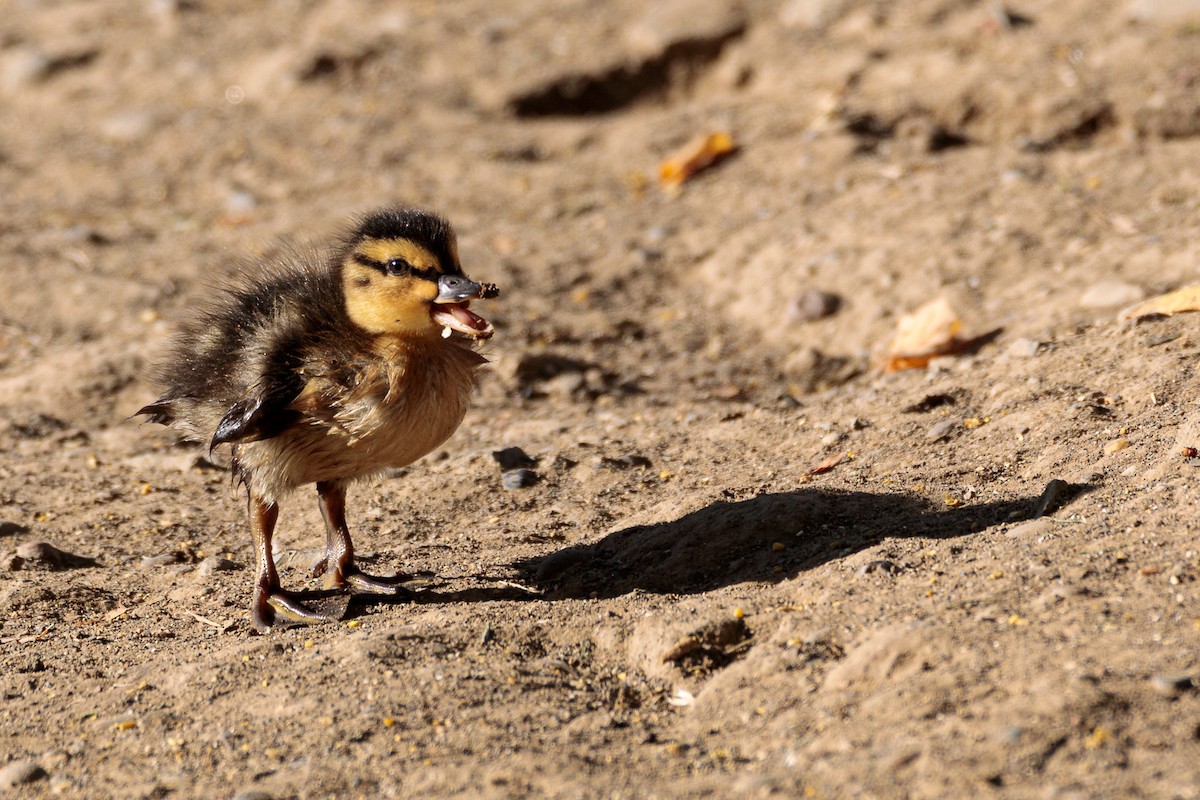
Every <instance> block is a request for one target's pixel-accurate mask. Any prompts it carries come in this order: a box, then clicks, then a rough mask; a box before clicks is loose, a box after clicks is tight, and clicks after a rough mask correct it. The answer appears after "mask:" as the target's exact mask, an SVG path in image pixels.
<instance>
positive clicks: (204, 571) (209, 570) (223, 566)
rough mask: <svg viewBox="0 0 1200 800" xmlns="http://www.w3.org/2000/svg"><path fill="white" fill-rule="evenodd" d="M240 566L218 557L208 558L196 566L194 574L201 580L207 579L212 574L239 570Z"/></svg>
mask: <svg viewBox="0 0 1200 800" xmlns="http://www.w3.org/2000/svg"><path fill="white" fill-rule="evenodd" d="M241 568H242V565H241V564H238V563H237V562H236V561H230V560H229V559H227V558H221V557H220V556H209V557H208V558H206V559H204V560H203V561H201V562H200V563H199V564H197V565H196V574H197V575H199V576H200V577H201V578H207V577H208V576H209V575H212V574H213V573H214V572H230V571H232V570H235V569H241Z"/></svg>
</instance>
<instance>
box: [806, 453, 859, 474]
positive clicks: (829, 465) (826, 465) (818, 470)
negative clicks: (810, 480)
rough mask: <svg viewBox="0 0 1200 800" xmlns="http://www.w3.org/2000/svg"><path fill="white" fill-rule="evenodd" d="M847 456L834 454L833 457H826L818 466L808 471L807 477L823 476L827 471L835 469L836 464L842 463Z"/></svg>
mask: <svg viewBox="0 0 1200 800" xmlns="http://www.w3.org/2000/svg"><path fill="white" fill-rule="evenodd" d="M848 455H849V453H834V454H833V455H831V456H829V457H827V458H826V459H825V460H824V461H822V462H821V463H820V464H817V465H816V466H815V467H813V468H812V469H810V470H809V471H808V474H809V475H823V474H825V473H826V472H829V470H831V469H833V468H834V467H836V466H837V465H838V464H840V463H842V460H843V459H845V458H846V456H848Z"/></svg>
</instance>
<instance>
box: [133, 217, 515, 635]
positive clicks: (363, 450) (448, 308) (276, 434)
mask: <svg viewBox="0 0 1200 800" xmlns="http://www.w3.org/2000/svg"><path fill="white" fill-rule="evenodd" d="M497 294H499V290H498V289H497V288H496V287H495V286H494V285H493V284H480V283H476V282H474V281H472V280H470V279H469V278H467V277H466V276H465V275H464V274H463V270H462V267H461V266H460V264H459V260H458V252H457V246H456V243H455V236H454V231H453V229H452V228H451V227H450V224H449V223H448V222H446V220H444V219H443V218H442V217H440V216H437V215H436V214H432V213H429V212H426V211H419V210H414V209H408V208H393V209H384V210H381V211H377V212H375V213H372V214H369V215H367V216H365V217H362V218H361V219H360V220H358V223H357V225H355V226H354V227H353V229H352V230H351V231H350V232H349V233H348V234H346V235H345V236H344V237H342V239H341V240H340V241H339V243H338V244H337V245H336V246H335V247H334V248H333V250H332V252H331V253H330V254H329V255H328V256H325V257H321V256H318V255H317V254H315V253H312V252H307V251H302V250H298V249H292V250H289V251H287V252H286V253H285V254H284V255H283V256H282V257H280V258H276V259H274V260H273V261H272V262H271V263H268V264H264V265H262V266H261V267H260V268H258V269H256V270H250V271H249V272H248V274H247V275H245V276H244V277H243V278H241V279H239V280H238V281H237V282H235V283H234V284H232V285H229V286H226V287H224V289H223V290H222V291H221V293H220V296H219V297H217V298H216V299H215V300H214V301H213V302H212V303H211V304H210V305H209V306H207V307H206V308H204V309H202V310H201V311H200V312H199V314H198V315H197V316H196V317H195V318H194V319H193V320H192V322H191V323H190V324H188V325H186V326H185V327H183V328H182V329H181V330H180V332H179V334H178V335H177V338H176V341H175V345H174V348H173V350H172V352H171V354H170V356H169V357H168V358H167V359H166V361H165V363H164V364H163V365H162V366H161V367H160V369H159V381H160V383H161V385H162V387H163V394H162V396H161V397H160V398H159V399H158V400H156V401H155V402H153V403H151V404H149V405H147V406H145V407H144V408H142V409H141V410H140V411H138V414H142V415H145V416H147V417H148V418H149V419H150V421H153V422H158V423H162V424H165V425H170V426H172V427H173V428H175V429H176V430H178V431H180V432H181V433H182V434H183V435H184V436H185V437H186V438H188V439H191V440H195V441H200V442H207V443H208V446H209V451H210V452H211V451H212V450H213V449H214V448H216V447H218V446H221V445H228V446H229V447H230V467H231V469H232V471H233V475H234V478H235V480H236V481H238V482H239V483H240V484H243V485H244V486H245V487H246V489H247V491H248V494H249V514H250V530H251V532H252V534H253V538H254V549H255V553H256V559H257V576H256V578H255V582H254V599H253V602H252V604H251V618H252V620H253V622H254V626H255V627H256V628H257V629H258V630H260V631H263V632H266V631H268V630H270V628H271V626H272V624H273V623H274V622H275V621H277V620H278V619H280V618H282V619H286V620H290V621H296V622H317V621H321V620H324V619H330V618H336V617H338V616H340V612H338V613H332V614H331V613H322V612H320V611H317V610H314V609H313V608H311V607H309V606H306V605H305V604H304V603H302V602H300V600H298V599H297V597H296V595H294V594H292V593H290V592H287V591H285V590H284V589H283V588H282V587H281V586H280V584H279V576H278V574H277V572H276V570H275V562H274V559H273V557H272V554H271V535H272V532H273V531H274V528H275V521H276V518H277V516H278V513H279V502H280V500H281V499H282V498H283V497H285V496H286V495H287V494H288V493H289V492H291V491H292V490H293V489H296V488H297V487H299V486H302V485H304V484H308V483H314V484H316V488H317V497H318V501H319V503H320V508H321V516H322V517H323V518H324V520H325V529H326V557H325V560H324V567H323V571H324V573H325V576H326V578H325V584H326V588H330V589H343V590H348V591H350V592H362V593H381V594H393V593H395V592H396V591H397V589H396V586H395V584H394V583H389V582H387V581H385V580H381V579H378V578H373V577H371V576H369V575H366V574H365V573H363V572H362V571H361V570H359V568H358V566H357V564H356V563H355V560H354V546H353V544H352V543H351V540H350V531H349V528H348V527H347V526H346V514H345V505H346V487H347V485H348V484H349V483H350V482H352V481H354V480H356V479H359V478H366V477H369V476H372V475H376V474H378V473H380V472H382V471H383V470H386V469H389V468H395V467H403V466H405V465H408V464H411V463H412V462H414V461H416V460H417V459H419V458H421V457H422V456H424V455H425V454H427V453H429V452H430V451H431V450H433V449H434V448H435V447H437V446H438V445H440V444H441V443H442V442H444V441H446V439H447V438H449V437H450V435H451V434H452V433H454V431H455V429H456V428H458V426H459V423H461V422H462V419H463V416H464V414H465V413H466V410H467V402H468V399H469V397H470V395H471V391H472V389H473V388H474V386H475V376H476V371H477V370H478V368H479V367H480V365H482V364H483V363H485V361H486V359H485V358H484V357H483V356H481V355H479V354H478V353H477V352H475V350H474V349H473V344H474V343H475V342H477V341H478V340H481V339H487V338H489V337H491V335H492V333H493V328H492V325H491V323H489V322H487V321H486V320H485V319H483V318H482V317H480V316H479V315H478V314H476V313H475V312H474V311H472V310H470V308H468V306H469V304H470V301H471V300H473V299H476V298H481V299H482V298H489V297H495V296H496V295H497ZM320 571H321V570H320V569H318V572H320ZM341 610H342V611H344V604H343V606H342V609H341Z"/></svg>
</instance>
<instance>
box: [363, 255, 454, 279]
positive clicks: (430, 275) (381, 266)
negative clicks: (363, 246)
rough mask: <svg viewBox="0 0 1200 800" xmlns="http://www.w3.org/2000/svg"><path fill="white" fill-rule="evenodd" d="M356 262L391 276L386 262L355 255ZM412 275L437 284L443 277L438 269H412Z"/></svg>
mask: <svg viewBox="0 0 1200 800" xmlns="http://www.w3.org/2000/svg"><path fill="white" fill-rule="evenodd" d="M354 261H355V263H357V264H362V265H363V266H364V267H370V268H371V269H373V270H377V271H379V272H381V273H383V274H384V275H387V274H389V273H388V265H387V264H386V263H385V262H383V261H376V260H375V259H373V258H371V257H369V256H365V255H363V254H362V253H355V254H354ZM411 274H412V276H413V277H415V278H420V279H422V280H426V281H433V282H435V283H436V282H437V279H438V278H439V277H440V276H441V273H440V272H438V271H437V270H436V269H417V268H416V267H412V272H411Z"/></svg>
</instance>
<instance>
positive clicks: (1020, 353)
mask: <svg viewBox="0 0 1200 800" xmlns="http://www.w3.org/2000/svg"><path fill="white" fill-rule="evenodd" d="M1039 347H1041V343H1040V342H1038V341H1037V340H1036V339H1029V338H1027V337H1024V336H1022V337H1021V338H1020V339H1014V340H1013V341H1012V343H1011V344H1009V345H1008V347H1007V348H1005V351H1004V352H1006V353H1008V355H1009V356H1010V357H1012V358H1032V357H1033V356H1036V355H1037V353H1038V348H1039Z"/></svg>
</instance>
